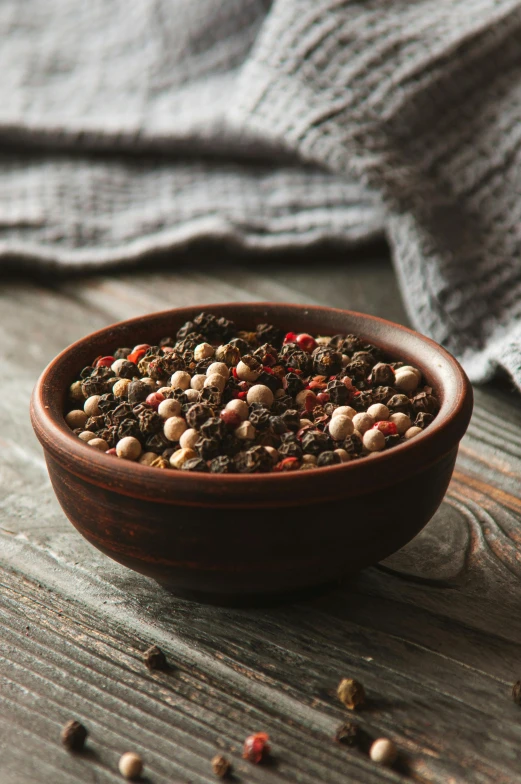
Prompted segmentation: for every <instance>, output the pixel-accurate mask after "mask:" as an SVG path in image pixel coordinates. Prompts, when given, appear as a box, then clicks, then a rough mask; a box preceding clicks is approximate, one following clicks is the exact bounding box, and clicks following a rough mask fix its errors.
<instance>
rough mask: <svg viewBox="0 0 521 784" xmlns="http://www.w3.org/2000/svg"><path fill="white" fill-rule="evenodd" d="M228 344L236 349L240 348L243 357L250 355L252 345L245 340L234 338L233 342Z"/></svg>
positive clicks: (230, 341)
mask: <svg viewBox="0 0 521 784" xmlns="http://www.w3.org/2000/svg"><path fill="white" fill-rule="evenodd" d="M228 344H229V345H230V346H235V347H236V348H238V349H239V351H240V352H241V357H242V356H243V355H244V354H248V353H249V352H250V351H251V346H250V344H249V343H248V342H247V341H246V340H244V339H243V338H232V339H231V340H229V341H228Z"/></svg>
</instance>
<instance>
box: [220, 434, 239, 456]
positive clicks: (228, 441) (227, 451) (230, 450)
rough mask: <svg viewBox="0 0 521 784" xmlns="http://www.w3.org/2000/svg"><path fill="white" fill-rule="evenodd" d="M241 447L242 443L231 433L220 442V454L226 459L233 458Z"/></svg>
mask: <svg viewBox="0 0 521 784" xmlns="http://www.w3.org/2000/svg"><path fill="white" fill-rule="evenodd" d="M243 447H244V441H241V439H240V438H237V436H234V435H233V433H229V434H228V435H227V436H225V437H224V438H223V440H222V441H221V450H222V454H223V455H226V456H228V457H234V456H235V455H237V454H238V453H239V452H240V451H241V449H242V448H243Z"/></svg>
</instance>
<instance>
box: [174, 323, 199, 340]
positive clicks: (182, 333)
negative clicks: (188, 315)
mask: <svg viewBox="0 0 521 784" xmlns="http://www.w3.org/2000/svg"><path fill="white" fill-rule="evenodd" d="M191 332H197V329H196V328H195V325H194V322H193V321H185V323H184V324H183V326H182V327H180V328H179V329H178V330H177V332H176V336H175V337H176V340H178V341H179V340H184V338H186V337H187V336H188V335H189V334H190V333H191Z"/></svg>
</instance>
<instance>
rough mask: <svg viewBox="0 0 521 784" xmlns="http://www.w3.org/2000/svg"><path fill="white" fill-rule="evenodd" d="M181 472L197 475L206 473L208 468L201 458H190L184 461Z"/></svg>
mask: <svg viewBox="0 0 521 784" xmlns="http://www.w3.org/2000/svg"><path fill="white" fill-rule="evenodd" d="M181 471H193V472H197V473H201V474H202V473H208V466H207V464H206V461H205V460H203V459H202V458H201V457H192V458H190V460H185V462H184V463H183V465H182V466H181Z"/></svg>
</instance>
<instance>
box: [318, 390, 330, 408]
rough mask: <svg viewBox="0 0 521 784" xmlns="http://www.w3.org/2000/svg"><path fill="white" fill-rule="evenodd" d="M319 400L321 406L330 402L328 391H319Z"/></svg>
mask: <svg viewBox="0 0 521 784" xmlns="http://www.w3.org/2000/svg"><path fill="white" fill-rule="evenodd" d="M317 401H318V403H319V404H320V405H321V406H324V405H325V404H326V403H329V395H328V393H327V392H319V393H318V395H317Z"/></svg>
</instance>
